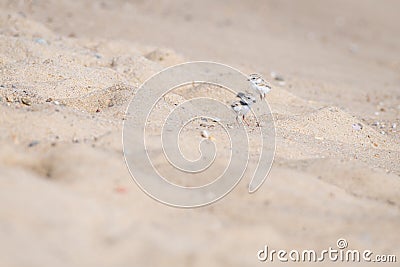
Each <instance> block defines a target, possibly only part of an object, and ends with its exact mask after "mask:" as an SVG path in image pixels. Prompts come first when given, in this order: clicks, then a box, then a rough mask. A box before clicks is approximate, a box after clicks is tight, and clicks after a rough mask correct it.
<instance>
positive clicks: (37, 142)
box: [28, 140, 39, 147]
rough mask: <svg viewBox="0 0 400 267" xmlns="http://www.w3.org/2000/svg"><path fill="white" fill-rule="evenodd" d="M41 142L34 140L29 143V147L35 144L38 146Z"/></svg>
mask: <svg viewBox="0 0 400 267" xmlns="http://www.w3.org/2000/svg"><path fill="white" fill-rule="evenodd" d="M38 144H39V141H36V140H35V141H32V142H30V143H29V144H28V147H34V146H36V145H38Z"/></svg>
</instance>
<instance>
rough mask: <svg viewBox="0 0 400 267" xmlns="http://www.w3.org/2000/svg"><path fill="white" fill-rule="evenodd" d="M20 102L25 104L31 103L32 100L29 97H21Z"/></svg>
mask: <svg viewBox="0 0 400 267" xmlns="http://www.w3.org/2000/svg"><path fill="white" fill-rule="evenodd" d="M21 102H22V104H25V105H27V106H30V105H32V101H31V100H30V99H29V98H26V97H23V98H21Z"/></svg>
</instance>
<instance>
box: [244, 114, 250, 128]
mask: <svg viewBox="0 0 400 267" xmlns="http://www.w3.org/2000/svg"><path fill="white" fill-rule="evenodd" d="M243 121H244V122H245V123H246V124H247V126H250V124H249V123H248V122H247V121H246V119H245V118H244V115H243Z"/></svg>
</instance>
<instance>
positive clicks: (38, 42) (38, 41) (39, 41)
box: [35, 38, 47, 45]
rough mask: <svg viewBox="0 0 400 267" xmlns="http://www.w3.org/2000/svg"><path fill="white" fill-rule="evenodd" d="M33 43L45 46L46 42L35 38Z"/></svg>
mask: <svg viewBox="0 0 400 267" xmlns="http://www.w3.org/2000/svg"><path fill="white" fill-rule="evenodd" d="M35 43H37V44H41V45H47V41H46V40H45V39H43V38H36V39H35Z"/></svg>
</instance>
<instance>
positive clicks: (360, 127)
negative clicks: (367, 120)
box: [352, 123, 363, 131]
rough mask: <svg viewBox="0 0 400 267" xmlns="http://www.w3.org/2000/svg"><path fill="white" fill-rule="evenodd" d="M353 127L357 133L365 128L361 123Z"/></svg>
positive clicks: (354, 124)
mask: <svg viewBox="0 0 400 267" xmlns="http://www.w3.org/2000/svg"><path fill="white" fill-rule="evenodd" d="M352 127H353V129H354V130H356V131H360V130H362V128H363V126H362V124H361V123H353V125H352Z"/></svg>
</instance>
